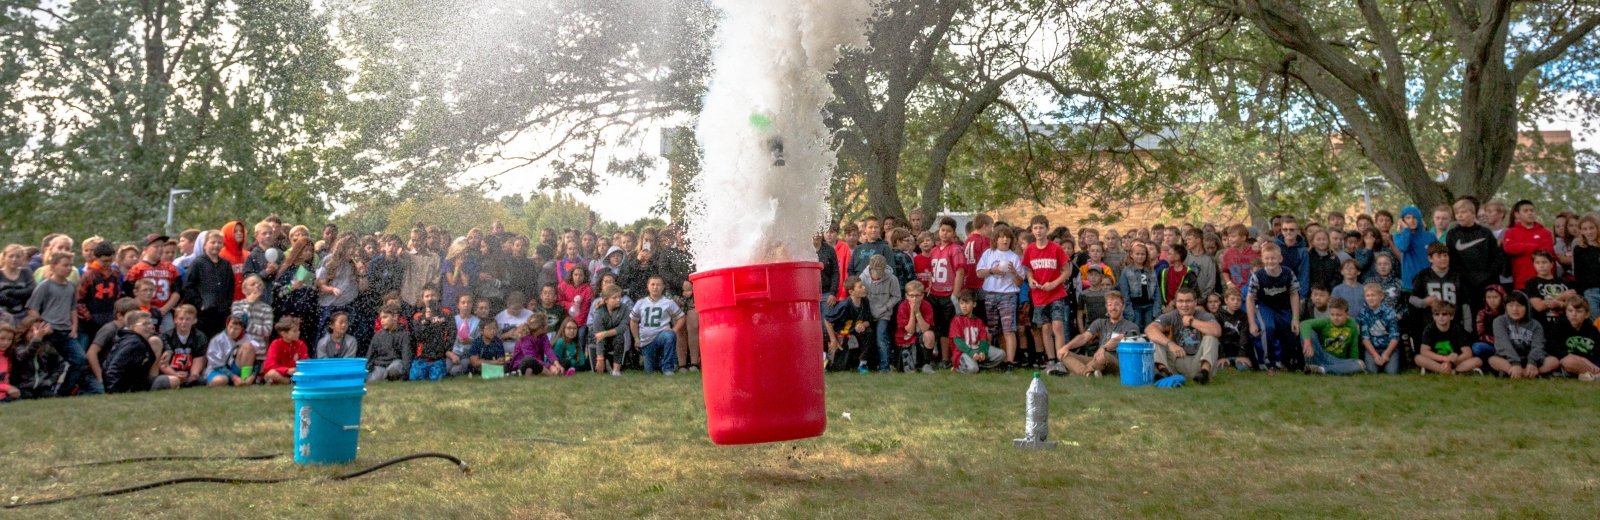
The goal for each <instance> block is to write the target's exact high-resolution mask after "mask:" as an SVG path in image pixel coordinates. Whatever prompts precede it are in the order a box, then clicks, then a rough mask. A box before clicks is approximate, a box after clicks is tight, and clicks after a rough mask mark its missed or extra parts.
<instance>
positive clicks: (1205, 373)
mask: <svg viewBox="0 0 1600 520" xmlns="http://www.w3.org/2000/svg"><path fill="white" fill-rule="evenodd" d="M1194 382H1196V383H1200V384H1202V385H1203V384H1206V383H1210V382H1211V371H1210V370H1206V369H1204V368H1202V369H1200V373H1199V374H1196V375H1195V376H1194Z"/></svg>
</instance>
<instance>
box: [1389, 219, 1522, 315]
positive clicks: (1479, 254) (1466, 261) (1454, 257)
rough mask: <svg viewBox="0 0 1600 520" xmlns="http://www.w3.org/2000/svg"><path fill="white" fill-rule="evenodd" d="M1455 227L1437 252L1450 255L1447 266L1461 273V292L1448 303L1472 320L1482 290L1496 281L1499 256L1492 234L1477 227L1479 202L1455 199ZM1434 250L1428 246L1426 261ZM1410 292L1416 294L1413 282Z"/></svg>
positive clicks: (1498, 270) (1430, 259)
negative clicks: (1454, 305) (1453, 304)
mask: <svg viewBox="0 0 1600 520" xmlns="http://www.w3.org/2000/svg"><path fill="white" fill-rule="evenodd" d="M1455 213H1456V227H1453V228H1450V231H1449V232H1447V233H1445V238H1444V243H1442V244H1441V245H1442V246H1446V247H1442V248H1440V249H1439V250H1441V251H1444V252H1445V253H1446V254H1448V255H1450V265H1451V266H1453V267H1452V269H1453V270H1459V272H1460V282H1461V284H1460V286H1459V287H1460V288H1461V289H1462V291H1463V292H1462V293H1461V294H1459V295H1453V297H1452V299H1450V300H1447V301H1450V302H1451V303H1455V304H1456V306H1457V307H1459V308H1460V311H1459V312H1460V313H1461V314H1462V316H1464V317H1467V318H1471V317H1472V316H1473V314H1474V311H1475V310H1476V309H1478V306H1479V305H1480V303H1481V302H1482V300H1483V294H1482V291H1483V290H1484V288H1486V287H1488V286H1489V284H1491V283H1495V282H1496V281H1497V280H1499V277H1500V270H1501V258H1502V253H1501V251H1500V245H1499V240H1498V239H1497V238H1496V237H1495V233H1494V231H1492V230H1490V229H1489V228H1486V227H1483V226H1481V225H1478V200H1477V199H1474V198H1472V197H1462V198H1460V199H1457V200H1456V204H1455ZM1434 251H1435V249H1434V248H1433V247H1432V246H1429V247H1428V259H1429V262H1430V263H1431V262H1432V261H1433V254H1434ZM1411 288H1412V291H1413V292H1415V291H1419V290H1420V289H1418V288H1417V284H1416V281H1413V282H1412V283H1411Z"/></svg>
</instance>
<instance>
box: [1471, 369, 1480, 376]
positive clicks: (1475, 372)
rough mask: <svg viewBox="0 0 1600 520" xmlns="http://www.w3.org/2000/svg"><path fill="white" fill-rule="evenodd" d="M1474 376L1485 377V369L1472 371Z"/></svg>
mask: <svg viewBox="0 0 1600 520" xmlns="http://www.w3.org/2000/svg"><path fill="white" fill-rule="evenodd" d="M1472 374H1473V375H1479V376H1481V375H1483V369H1481V368H1474V369H1472Z"/></svg>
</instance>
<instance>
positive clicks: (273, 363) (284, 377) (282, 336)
mask: <svg viewBox="0 0 1600 520" xmlns="http://www.w3.org/2000/svg"><path fill="white" fill-rule="evenodd" d="M273 330H276V331H277V332H278V339H275V340H273V341H272V344H271V345H269V346H267V359H266V362H265V363H264V364H263V365H262V366H261V375H262V378H263V379H264V380H266V382H267V384H269V385H287V384H292V383H294V374H295V364H296V363H298V362H300V360H303V359H307V358H309V357H311V356H310V355H309V354H308V353H307V352H306V342H304V341H301V340H300V319H299V318H295V317H293V316H285V317H283V319H280V320H278V325H277V326H275V327H273Z"/></svg>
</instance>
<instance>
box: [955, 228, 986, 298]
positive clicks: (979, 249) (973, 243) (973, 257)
mask: <svg viewBox="0 0 1600 520" xmlns="http://www.w3.org/2000/svg"><path fill="white" fill-rule="evenodd" d="M991 244H992V242H991V241H990V240H989V237H986V236H983V235H981V234H979V233H977V232H973V233H972V234H971V235H967V243H966V246H965V248H964V249H962V252H963V253H965V254H966V255H965V256H966V258H965V259H966V261H967V267H966V269H965V271H966V273H967V277H966V279H965V280H963V281H962V284H963V285H965V288H966V289H967V290H971V291H976V290H978V289H982V288H983V279H982V278H978V259H980V258H983V253H984V252H985V251H988V250H989V248H990V246H991ZM974 294H976V293H974Z"/></svg>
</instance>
